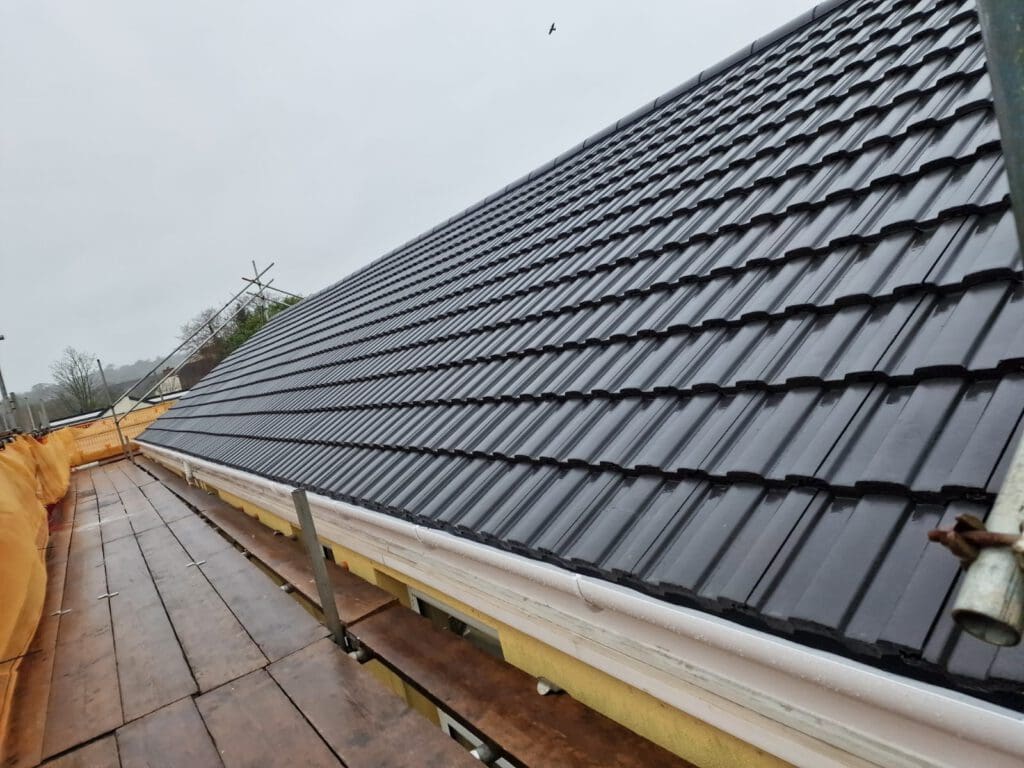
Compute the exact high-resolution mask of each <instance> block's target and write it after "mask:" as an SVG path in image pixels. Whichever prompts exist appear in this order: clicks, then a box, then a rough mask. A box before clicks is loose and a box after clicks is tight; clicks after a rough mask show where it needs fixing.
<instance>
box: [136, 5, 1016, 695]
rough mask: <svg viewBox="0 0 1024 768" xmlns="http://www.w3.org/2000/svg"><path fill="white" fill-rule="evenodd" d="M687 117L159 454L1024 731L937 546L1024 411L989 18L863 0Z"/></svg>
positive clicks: (604, 154) (622, 137)
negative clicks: (827, 654)
mask: <svg viewBox="0 0 1024 768" xmlns="http://www.w3.org/2000/svg"><path fill="white" fill-rule="evenodd" d="M663 101H664V103H661V102H659V103H658V104H657V105H656V106H655V107H654V108H653V109H648V111H647V112H646V113H644V114H642V115H641V116H640V117H639V118H637V119H634V120H632V121H631V122H628V123H624V124H623V127H620V128H619V129H618V130H615V131H613V132H611V133H609V134H608V135H607V136H606V137H605V138H603V139H602V140H600V141H596V142H591V143H589V144H588V145H587V146H585V147H584V148H582V149H579V150H578V151H576V152H575V153H571V154H569V155H567V156H563V158H561V159H560V161H559V162H558V163H557V164H556V165H555V166H554V167H552V168H550V169H548V170H546V171H545V172H542V173H538V174H534V175H532V177H531V178H529V179H528V180H526V181H525V182H524V183H520V184H519V185H518V186H515V187H514V188H510V189H508V190H507V191H506V192H505V193H504V194H501V195H499V196H497V197H495V198H493V199H489V201H486V202H485V203H484V204H482V205H480V206H477V207H476V208H474V209H471V210H470V211H469V212H467V213H466V214H465V215H463V216H461V217H458V218H456V219H453V220H451V221H450V222H448V223H447V224H446V225H444V226H442V227H440V228H438V229H436V230H434V231H432V232H431V233H428V234H427V235H425V236H424V237H422V238H420V239H418V240H416V241H414V242H412V243H410V244H408V245H407V246H405V247H403V248H401V249H399V250H398V251H395V252H393V253H391V254H389V255H387V256H386V257H384V258H382V259H380V260H378V261H377V262H375V263H374V264H372V265H370V266H369V267H367V268H365V269H363V270H361V271H359V272H358V273H356V274H355V275H352V276H351V277H349V278H347V279H345V280H343V281H341V282H339V283H337V284H335V285H333V286H331V287H330V288H328V289H326V290H324V291H322V292H320V293H318V294H316V295H315V296H313V297H310V298H309V299H307V300H306V301H304V302H303V303H302V304H300V305H298V306H297V307H295V308H293V309H291V310H289V311H288V312H286V313H284V314H282V315H281V316H279V317H278V318H277V319H275V321H274V322H273V323H272V324H271V325H269V326H268V327H267V328H266V329H264V330H263V331H262V332H261V333H260V334H258V335H257V336H256V337H254V338H253V339H252V340H251V341H250V342H249V343H248V344H246V345H245V346H244V347H242V348H241V349H240V350H238V351H237V352H236V353H235V354H233V355H232V356H231V357H230V358H229V359H228V360H226V361H225V362H223V363H222V364H221V365H220V366H219V367H218V368H217V369H216V370H214V371H213V372H212V373H211V374H210V375H208V376H207V377H206V378H205V379H204V380H203V381H202V383H201V384H200V385H199V386H197V387H196V388H195V389H194V390H193V391H192V394H191V395H190V396H188V397H187V398H184V399H183V400H182V401H181V402H180V403H179V404H178V405H177V406H175V407H174V408H173V410H171V411H170V412H169V413H168V414H167V415H165V416H163V417H162V418H161V419H160V420H159V421H158V422H157V423H156V424H155V425H154V426H153V427H151V428H150V429H149V430H148V431H147V432H146V434H145V440H146V441H148V442H150V443H153V444H156V445H162V446H166V447H169V448H174V449H177V450H180V451H184V452H186V453H189V454H193V455H196V456H201V457H204V458H207V459H210V460H213V461H216V462H219V463H222V464H225V465H229V466H234V467H238V468H241V469H245V470H248V471H251V472H255V473H258V474H261V475H264V476H267V477H270V478H273V479H276V480H280V481H283V482H287V483H293V484H301V485H303V486H306V487H308V488H311V489H314V490H316V491H317V492H319V493H323V494H326V495H329V496H333V497H336V498H339V499H343V500H347V501H351V502H354V503H358V504H360V505H363V506H365V507H370V508H373V509H377V510H381V511H383V512H385V513H388V514H392V515H398V516H402V517H407V518H411V519H414V520H415V521H417V522H419V523H423V524H427V525H433V526H438V527H440V528H444V529H446V530H449V531H452V532H454V533H457V534H459V535H461V536H467V537H471V538H475V539H478V540H480V541H483V542H485V543H487V544H490V545H493V546H497V547H502V548H506V549H509V550H512V551H515V552H519V553H523V554H526V555H528V556H531V557H537V558H543V559H545V560H549V561H552V562H555V563H558V564H560V565H562V566H565V567H567V568H571V569H575V570H578V571H582V572H586V573H589V574H595V575H597V576H600V577H603V578H606V579H610V580H613V581H617V582H621V583H624V584H627V585H630V586H632V587H635V588H637V589H640V590H643V591H645V592H649V593H653V594H656V595H660V596H662V597H663V598H664V599H666V600H669V601H673V602H679V603H684V604H689V605H696V606H698V607H701V608H703V609H705V610H709V611H714V612H716V613H720V614H722V615H725V616H728V617H731V618H734V619H737V620H739V621H743V622H746V623H749V624H752V625H755V626H759V627H763V628H769V629H772V630H774V631H777V632H781V633H788V634H790V635H792V636H794V637H795V638H797V639H798V640H800V641H802V642H806V643H813V644H818V645H824V646H826V647H830V648H834V649H837V650H839V651H841V652H844V653H847V654H850V655H854V656H858V657H861V658H865V659H870V660H873V663H876V664H879V665H883V666H888V667H890V668H894V669H897V670H899V671H901V672H903V673H906V674H916V675H919V676H924V677H928V678H929V679H938V680H940V681H943V682H945V683H946V684H948V685H953V686H956V687H962V688H968V689H972V690H976V691H981V692H982V693H984V694H985V695H995V694H997V693H998V692H1000V691H1002V692H1005V696H1007V697H1010V698H1009V699H1007V700H1009V701H1010V703H1013V704H1015V705H1017V706H1020V704H1021V701H1022V699H1021V698H1020V696H1021V694H1019V693H1013V694H1011V693H1009V692H1010V691H1012V690H1014V689H1016V690H1017V691H1020V690H1021V687H1020V683H1021V682H1022V681H1024V663H1021V662H1022V660H1024V659H1022V656H1024V652H1022V651H1020V650H1002V651H999V650H997V649H995V648H994V647H992V646H987V645H984V644H982V643H980V642H978V641H976V640H974V639H973V638H970V637H967V636H963V635H961V634H960V633H959V632H958V631H957V630H956V629H955V628H954V627H953V625H952V623H951V621H950V619H949V618H948V606H947V603H948V602H949V600H950V599H951V596H952V595H953V593H954V583H955V581H956V579H957V577H958V570H957V563H956V561H955V559H954V558H953V557H952V556H950V555H949V554H948V553H947V552H946V551H944V550H942V549H941V548H939V547H937V546H936V545H929V544H928V543H927V541H926V538H925V533H926V531H927V530H928V529H930V528H932V527H934V526H936V525H939V524H943V525H945V524H948V523H949V522H950V521H951V520H952V519H953V517H954V516H955V515H956V514H958V513H960V512H965V511H969V512H973V513H974V514H978V515H982V516H984V514H986V512H987V511H988V508H989V507H990V506H991V503H992V500H993V498H994V494H995V493H996V491H997V490H998V488H999V486H1000V483H1001V481H1002V478H1003V475H1004V472H1005V464H1006V462H1007V461H1008V460H1009V456H1010V454H1011V452H1012V451H1011V450H1010V449H1011V448H1012V446H1013V445H1014V444H1015V443H1016V441H1018V440H1019V439H1020V432H1021V415H1022V412H1024V373H1021V371H1022V365H1021V363H1022V361H1024V289H1022V288H1021V286H1020V281H1021V276H1022V275H1021V260H1020V254H1019V253H1018V249H1017V243H1016V238H1015V233H1014V228H1013V223H1012V218H1011V215H1010V210H1009V197H1008V188H1007V183H1006V179H1005V176H1004V173H1003V167H1002V156H1001V153H1000V149H999V135H998V129H997V127H996V121H995V117H994V113H993V110H992V104H991V90H990V85H989V81H988V78H987V76H986V74H985V59H984V50H983V47H982V42H981V35H980V31H979V27H978V23H977V19H976V15H975V12H974V10H973V6H972V4H971V3H970V2H964V1H963V0H913V1H910V0H907V1H902V0H853V1H852V2H849V3H845V4H841V5H839V6H838V7H837V8H836V9H835V10H834V11H832V12H831V13H829V14H828V15H827V16H824V17H821V18H818V19H817V20H815V21H813V22H812V23H810V24H808V25H805V26H803V27H801V28H798V29H797V30H796V31H794V32H792V33H791V34H789V35H787V36H785V37H784V38H783V39H781V40H779V41H778V42H776V43H774V44H772V45H770V46H768V47H766V48H764V49H762V50H759V51H758V52H756V53H754V54H752V55H750V56H747V57H746V58H742V59H740V60H739V61H737V62H736V63H735V64H734V65H733V66H731V67H729V68H725V69H724V70H723V71H721V72H720V73H719V74H717V75H716V76H715V77H714V78H713V79H710V80H706V81H705V82H703V83H699V84H696V85H694V86H693V87H690V88H689V89H687V90H683V91H682V92H681V93H679V94H678V95H677V96H675V97H674V98H673V99H670V100H663ZM1000 695H1003V694H1000ZM1014 696H1016V697H1018V698H1015V699H1014V698H1012V697H1014Z"/></svg>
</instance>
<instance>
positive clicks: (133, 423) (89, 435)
mask: <svg viewBox="0 0 1024 768" xmlns="http://www.w3.org/2000/svg"><path fill="white" fill-rule="evenodd" d="M172 405H173V403H171V402H166V403H160V404H158V405H151V406H149V407H147V408H139V409H138V410H136V411H132V412H131V413H129V414H128V415H126V416H123V417H122V419H121V433H122V434H123V435H124V439H125V440H133V439H135V438H136V437H138V436H139V435H141V434H142V431H143V430H144V429H145V428H146V427H148V426H149V425H150V424H152V423H153V422H154V421H155V420H156V418H157V417H158V416H160V415H161V414H163V413H164V412H165V411H166V410H167V409H168V408H170V407H171V406H172ZM60 431H61V432H65V431H69V432H71V434H72V435H73V436H74V439H75V449H76V451H77V452H76V453H74V454H72V457H71V466H73V467H78V466H81V465H82V464H90V463H92V462H94V461H103V460H104V459H111V458H113V457H115V456H117V455H118V454H119V453H121V440H120V438H119V437H118V435H117V427H116V426H115V425H114V419H113V417H107V418H105V419H97V420H96V421H90V422H89V423H88V424H81V425H75V426H71V427H64V429H62V430H60Z"/></svg>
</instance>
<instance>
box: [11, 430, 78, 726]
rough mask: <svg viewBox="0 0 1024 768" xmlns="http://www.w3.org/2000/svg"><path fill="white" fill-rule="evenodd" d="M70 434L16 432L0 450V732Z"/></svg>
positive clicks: (40, 575) (37, 601) (32, 626)
mask: <svg viewBox="0 0 1024 768" xmlns="http://www.w3.org/2000/svg"><path fill="white" fill-rule="evenodd" d="M73 451H74V440H73V438H72V437H71V435H70V434H67V433H66V432H65V431H64V430H61V431H59V432H55V433H53V434H51V435H48V436H46V437H44V438H41V439H38V440H37V439H36V438H34V437H25V436H23V437H17V438H15V439H14V440H13V441H11V442H9V443H7V444H6V445H5V446H4V447H3V450H0V733H2V732H3V730H4V728H3V726H4V725H5V722H6V718H7V713H8V712H9V711H10V707H9V704H10V697H11V695H12V693H13V688H14V685H13V682H14V674H15V671H16V670H17V667H18V661H17V660H18V657H20V656H22V655H23V654H24V653H25V652H26V651H27V650H28V647H29V644H30V643H31V641H32V636H33V635H34V634H35V631H36V626H37V625H38V624H39V618H40V616H41V614H42V611H43V600H44V598H45V596H46V565H45V553H46V549H45V547H46V542H47V539H48V536H49V529H48V526H47V509H46V508H47V506H48V505H51V504H55V503H56V502H58V501H60V500H61V499H62V498H63V497H64V494H65V493H66V492H67V489H68V483H69V481H70V476H71V464H70V461H69V457H70V456H71V454H72V452H73Z"/></svg>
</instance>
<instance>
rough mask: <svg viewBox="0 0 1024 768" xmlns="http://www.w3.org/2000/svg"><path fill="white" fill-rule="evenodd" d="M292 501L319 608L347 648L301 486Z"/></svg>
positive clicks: (343, 645)
mask: <svg viewBox="0 0 1024 768" xmlns="http://www.w3.org/2000/svg"><path fill="white" fill-rule="evenodd" d="M292 503H293V504H294V505H295V514H296V516H297V517H298V520H299V526H300V528H299V533H300V538H301V539H302V543H303V544H304V545H305V547H306V554H307V555H309V562H310V566H312V569H313V578H314V580H315V581H316V589H317V593H318V594H319V595H320V610H322V611H323V612H324V620H325V622H326V623H327V628H328V629H329V630H331V637H332V639H333V640H334V642H335V643H337V644H338V645H340V646H342V648H345V650H348V648H347V645H348V638H347V635H346V633H345V625H344V624H342V623H341V619H340V618H339V617H338V606H337V605H336V604H335V602H334V587H333V586H332V585H331V578H330V576H329V575H328V574H327V564H326V563H325V562H324V550H323V547H322V546H320V539H319V537H318V536H317V535H316V525H315V524H314V522H313V512H312V511H311V510H310V508H309V499H307V498H306V492H305V491H304V490H302V489H301V488H296V489H295V490H294V491H292Z"/></svg>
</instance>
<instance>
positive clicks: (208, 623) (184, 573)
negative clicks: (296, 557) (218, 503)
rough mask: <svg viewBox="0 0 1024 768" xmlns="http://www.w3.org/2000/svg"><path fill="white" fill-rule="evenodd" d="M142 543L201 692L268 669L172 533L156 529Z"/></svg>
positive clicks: (242, 628)
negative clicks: (190, 563) (259, 670)
mask: <svg viewBox="0 0 1024 768" xmlns="http://www.w3.org/2000/svg"><path fill="white" fill-rule="evenodd" d="M138 541H139V546H140V547H141V548H142V552H143V555H144V556H145V558H146V562H147V563H148V565H149V568H150V571H151V572H152V574H153V577H154V580H155V582H156V587H157V589H158V590H159V592H160V596H161V597H162V598H163V602H164V607H165V608H166V610H167V613H168V615H169V616H170V619H171V623H172V624H173V625H174V629H175V632H176V633H177V635H178V640H179V641H180V642H181V646H182V649H183V650H184V652H185V658H186V659H188V663H189V666H190V667H191V668H192V674H193V675H194V677H195V680H196V683H197V684H198V686H199V690H200V691H209V690H211V689H213V688H216V687H217V686H219V685H222V684H223V683H226V682H228V681H229V680H234V679H235V678H238V677H241V676H243V675H245V674H248V673H249V672H252V671H253V670H256V669H260V668H261V667H264V666H266V664H267V659H266V657H265V656H264V655H263V653H262V652H261V651H260V649H259V647H258V646H257V645H256V644H255V643H254V642H253V641H252V639H251V638H250V637H249V634H248V633H247V632H246V631H245V628H244V627H242V625H241V624H240V623H239V621H238V619H236V618H235V615H234V614H233V613H232V612H231V610H230V609H229V608H228V606H227V605H226V604H225V603H224V601H223V600H222V599H221V597H220V595H218V594H217V591H216V590H215V589H214V588H213V587H212V586H211V585H210V583H209V582H208V581H207V579H206V576H205V575H204V574H203V572H202V571H201V570H200V569H199V568H196V567H194V566H192V567H190V566H189V565H188V563H189V557H188V555H187V554H186V552H185V550H184V549H182V547H181V545H180V544H179V543H178V540H177V539H175V538H174V536H173V535H172V534H171V532H170V530H168V529H167V528H166V527H161V528H154V529H151V530H149V531H146V532H145V533H143V534H141V535H140V536H139V538H138ZM259 577H260V578H265V577H264V576H263V575H262V574H259Z"/></svg>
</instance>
